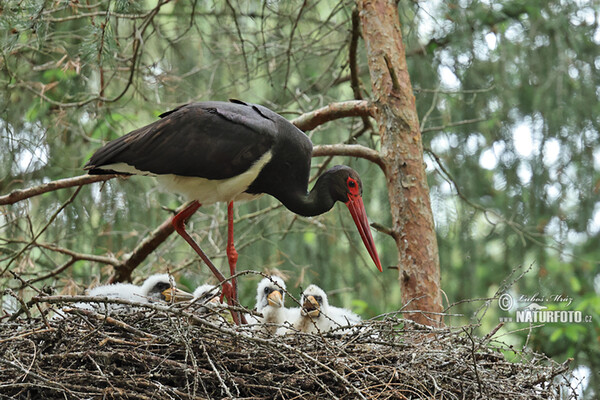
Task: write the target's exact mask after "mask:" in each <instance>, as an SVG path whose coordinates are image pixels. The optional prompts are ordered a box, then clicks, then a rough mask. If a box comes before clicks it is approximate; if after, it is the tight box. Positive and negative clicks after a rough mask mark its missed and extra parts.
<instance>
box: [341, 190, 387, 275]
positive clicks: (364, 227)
mask: <svg viewBox="0 0 600 400" xmlns="http://www.w3.org/2000/svg"><path fill="white" fill-rule="evenodd" d="M346 206H348V210H350V214H352V219H354V223H355V224H356V228H358V233H360V237H361V238H362V241H363V243H364V244H365V247H366V248H367V251H368V252H369V255H370V256H371V258H372V259H373V262H374V263H375V265H376V266H377V269H378V270H379V272H383V269H382V268H381V261H379V255H378V254H377V249H376V248H375V241H374V240H373V236H372V235H371V227H370V226H369V221H368V220H367V212H366V211H365V205H364V204H363V201H362V197H360V195H358V194H357V195H348V201H347V202H346Z"/></svg>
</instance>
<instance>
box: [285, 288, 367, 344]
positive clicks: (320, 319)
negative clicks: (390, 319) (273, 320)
mask: <svg viewBox="0 0 600 400" xmlns="http://www.w3.org/2000/svg"><path fill="white" fill-rule="evenodd" d="M300 303H301V305H302V308H301V309H299V312H297V313H296V315H295V318H294V319H293V321H294V322H293V327H294V329H295V330H297V331H300V332H304V333H316V332H328V331H331V330H333V329H337V328H339V327H344V326H350V325H355V324H357V323H359V322H360V317H359V316H358V315H356V314H355V313H353V312H352V311H350V310H348V309H345V308H340V307H334V306H331V305H329V299H328V298H327V294H326V293H325V291H323V289H321V288H320V287H318V286H317V285H309V286H308V287H307V288H306V289H305V290H304V292H303V293H302V297H301V298H300Z"/></svg>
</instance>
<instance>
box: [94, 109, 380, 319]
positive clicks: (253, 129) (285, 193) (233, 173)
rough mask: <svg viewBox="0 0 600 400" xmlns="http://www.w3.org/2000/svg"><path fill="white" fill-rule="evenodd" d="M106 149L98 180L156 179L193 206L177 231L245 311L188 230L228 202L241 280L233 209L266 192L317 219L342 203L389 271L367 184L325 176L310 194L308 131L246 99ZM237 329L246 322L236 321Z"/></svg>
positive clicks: (338, 173)
mask: <svg viewBox="0 0 600 400" xmlns="http://www.w3.org/2000/svg"><path fill="white" fill-rule="evenodd" d="M160 118H161V119H160V120H157V121H155V122H153V123H151V124H149V125H147V126H144V127H143V128H140V129H137V130H135V131H133V132H130V133H128V134H126V135H125V136H122V137H120V138H118V139H115V140H113V141H111V142H109V143H107V144H105V145H104V146H103V147H102V148H100V149H99V150H98V151H96V153H94V155H92V157H91V158H90V161H89V162H88V163H87V164H86V165H85V167H84V168H85V169H86V170H88V172H89V173H90V174H113V173H117V174H123V175H132V174H135V175H150V176H155V177H156V178H157V179H158V181H159V183H161V184H162V185H163V186H165V187H166V189H167V190H169V191H173V192H176V193H179V194H182V195H184V196H185V197H187V198H188V199H189V200H193V202H192V203H190V205H189V206H188V207H186V208H185V209H184V210H182V211H181V212H180V213H178V214H177V215H175V216H174V217H173V226H174V227H175V230H176V231H177V232H178V233H179V234H180V235H181V236H182V237H183V238H184V239H185V240H186V241H187V242H188V243H189V244H190V245H191V246H192V248H193V249H194V250H195V251H196V252H197V253H198V255H199V256H200V257H201V258H202V260H204V262H205V263H206V264H207V265H208V267H209V268H210V269H211V271H212V272H213V274H214V275H215V276H216V277H217V279H218V280H219V281H220V282H222V284H223V295H225V297H226V298H227V301H228V303H229V304H237V283H236V280H235V279H232V280H231V285H230V284H229V283H228V282H226V281H225V277H224V276H223V274H221V272H220V271H219V270H218V269H217V268H216V267H215V266H214V265H213V264H212V262H211V261H210V260H209V259H208V257H207V256H206V255H205V254H204V252H203V251H202V250H201V249H200V247H199V246H198V245H197V244H196V242H195V241H194V240H193V239H192V238H191V237H190V236H189V235H188V233H187V232H186V231H185V225H184V224H185V221H186V220H187V219H188V218H189V217H190V216H191V215H192V214H193V213H194V212H196V210H197V209H198V208H199V207H200V205H201V204H211V203H214V202H217V201H224V202H227V203H228V208H227V214H228V243H227V256H228V261H229V268H230V273H231V275H232V276H233V275H235V265H236V262H237V257H238V255H237V252H236V251H235V247H234V244H233V202H234V201H238V200H243V199H249V198H252V197H255V196H258V195H261V194H263V193H267V194H270V195H271V196H274V197H275V198H277V199H278V200H279V201H281V203H283V205H284V206H285V207H286V208H288V209H289V210H290V211H292V212H294V213H296V214H299V215H302V216H314V215H319V214H323V213H325V212H326V211H329V210H330V209H331V208H332V207H333V205H334V203H335V202H337V201H341V202H343V203H345V204H346V205H347V206H348V209H349V210H350V214H352V218H353V219H354V222H355V224H356V227H357V228H358V231H359V233H360V236H361V238H362V240H363V242H364V244H365V246H366V247H367V250H368V252H369V254H370V256H371V258H372V259H373V261H374V262H375V265H376V266H377V268H378V269H379V271H382V269H381V262H380V261H379V256H378V254H377V250H376V248H375V243H374V241H373V237H372V235H371V231H370V228H369V223H368V220H367V215H366V212H365V208H364V205H363V201H362V197H361V196H362V183H361V181H360V177H359V176H358V173H356V171H354V170H353V169H352V168H350V167H347V166H343V165H338V166H335V167H333V168H331V169H329V170H327V171H325V172H324V173H323V174H322V175H321V176H320V177H319V179H318V180H317V182H316V183H315V185H314V187H313V189H312V190H311V191H310V192H308V180H309V174H310V161H311V155H312V142H311V141H310V139H309V138H308V136H306V135H305V134H304V133H303V132H302V131H301V130H300V129H298V128H296V127H295V126H294V125H293V124H292V123H290V122H289V121H288V120H286V119H285V118H283V117H282V116H281V115H279V114H277V113H275V112H273V111H271V110H269V109H268V108H266V107H263V106H260V105H256V104H248V103H244V102H242V101H238V100H232V101H231V102H229V103H228V102H218V101H208V102H201V103H190V104H186V105H183V106H180V107H178V108H176V109H174V110H172V111H168V112H165V113H163V114H161V115H160ZM233 317H234V320H235V322H236V323H237V322H238V319H239V315H238V316H236V315H234V316H233Z"/></svg>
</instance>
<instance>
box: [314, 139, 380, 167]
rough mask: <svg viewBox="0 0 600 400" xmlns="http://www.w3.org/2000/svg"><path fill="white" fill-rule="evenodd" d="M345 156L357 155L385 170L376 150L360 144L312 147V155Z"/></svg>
mask: <svg viewBox="0 0 600 400" xmlns="http://www.w3.org/2000/svg"><path fill="white" fill-rule="evenodd" d="M323 156H346V157H359V158H364V159H366V160H369V161H371V162H374V163H375V164H377V165H378V166H379V168H381V169H382V171H385V164H384V162H383V160H382V159H381V155H380V154H379V152H378V151H377V150H373V149H371V148H369V147H365V146H362V145H360V144H323V145H318V146H315V147H314V148H313V157H323Z"/></svg>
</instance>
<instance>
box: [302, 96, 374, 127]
mask: <svg viewBox="0 0 600 400" xmlns="http://www.w3.org/2000/svg"><path fill="white" fill-rule="evenodd" d="M373 112H374V109H373V106H372V104H371V103H370V102H368V101H366V100H350V101H343V102H339V103H331V104H329V105H327V106H325V107H322V108H319V109H317V110H314V111H311V112H308V113H305V114H302V115H301V116H299V117H298V118H295V119H293V120H292V121H291V122H292V123H293V124H294V125H296V126H297V127H298V129H301V130H303V131H310V130H312V129H315V128H316V127H317V126H319V125H323V124H324V123H326V122H329V121H333V120H336V119H340V118H345V117H362V116H372V115H373Z"/></svg>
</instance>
